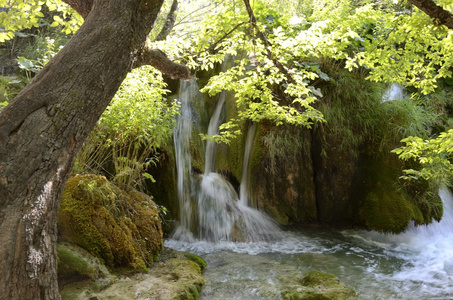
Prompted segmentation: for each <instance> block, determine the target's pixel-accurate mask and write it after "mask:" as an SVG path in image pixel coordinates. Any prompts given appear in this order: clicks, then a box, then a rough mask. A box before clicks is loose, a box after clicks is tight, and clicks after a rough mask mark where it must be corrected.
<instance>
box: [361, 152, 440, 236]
mask: <svg viewBox="0 0 453 300" xmlns="http://www.w3.org/2000/svg"><path fill="white" fill-rule="evenodd" d="M363 161H366V164H364V165H363V166H362V168H361V170H360V172H358V173H357V178H356V182H355V184H354V187H355V191H354V193H353V194H352V195H353V197H356V198H358V199H361V202H360V204H359V209H360V210H359V216H360V220H361V222H362V226H364V227H365V228H367V229H370V230H376V231H379V232H389V233H400V232H402V231H404V230H406V229H407V227H408V225H409V223H410V222H411V221H414V222H415V223H416V224H427V223H429V222H431V221H432V220H433V219H435V218H436V216H437V214H436V212H437V211H435V210H429V211H428V210H423V207H425V206H424V204H426V205H428V204H427V203H429V205H430V206H440V210H441V205H442V204H441V199H440V198H439V197H438V195H437V193H430V192H429V191H430V190H431V189H432V188H433V187H431V186H430V185H428V184H427V185H420V184H415V185H414V184H412V185H410V184H406V185H405V186H403V185H401V184H400V182H399V180H398V176H400V173H399V172H400V170H401V168H402V162H401V161H398V160H397V159H396V157H389V156H387V157H385V156H384V157H380V158H369V159H363ZM440 213H441V212H440Z"/></svg>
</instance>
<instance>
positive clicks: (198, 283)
mask: <svg viewBox="0 0 453 300" xmlns="http://www.w3.org/2000/svg"><path fill="white" fill-rule="evenodd" d="M194 260H196V261H197V263H195V262H194ZM200 264H201V265H204V264H205V263H204V260H203V259H202V258H199V257H198V256H196V255H192V254H189V253H185V252H179V251H175V250H171V249H164V251H163V252H162V255H161V256H160V257H159V261H156V262H154V263H153V264H152V265H151V267H150V268H149V271H148V272H138V273H130V274H127V275H120V276H118V278H117V280H115V281H114V282H113V283H112V284H111V285H110V286H108V287H106V288H103V289H99V287H98V286H97V285H96V284H95V282H93V281H89V280H85V281H79V282H75V283H70V284H67V285H64V286H63V287H62V288H60V293H61V295H62V299H67V300H86V299H116V300H122V299H124V300H129V299H160V300H175V299H176V300H178V299H179V300H186V299H187V300H189V299H194V300H195V299H198V298H199V296H200V293H201V288H202V286H203V285H204V284H205V281H204V278H203V276H202V274H201V267H200Z"/></svg>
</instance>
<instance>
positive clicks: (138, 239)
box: [58, 175, 163, 270]
mask: <svg viewBox="0 0 453 300" xmlns="http://www.w3.org/2000/svg"><path fill="white" fill-rule="evenodd" d="M58 227H59V234H60V239H62V240H66V241H70V242H72V243H75V244H77V245H79V246H80V247H82V248H84V249H86V250H87V251H88V252H90V253H91V254H93V255H94V256H96V257H98V258H100V259H101V260H102V261H103V262H104V263H105V265H106V266H107V267H109V268H115V267H132V268H134V269H138V270H146V269H147V267H148V266H149V265H150V264H151V263H152V262H153V261H154V259H155V257H156V256H157V255H158V254H159V252H160V251H161V249H162V245H163V241H162V229H161V225H160V218H159V215H158V210H157V207H156V205H155V204H154V202H152V201H151V199H150V198H149V197H147V196H146V195H144V194H141V193H139V192H137V191H130V192H127V193H126V192H124V191H122V190H121V189H119V188H118V187H116V186H115V185H113V184H111V183H110V182H108V181H107V179H106V178H105V177H103V176H95V175H83V176H80V175H78V176H75V177H72V178H70V179H69V180H68V181H67V183H66V186H65V190H64V192H63V197H62V202H61V206H60V211H59V215H58Z"/></svg>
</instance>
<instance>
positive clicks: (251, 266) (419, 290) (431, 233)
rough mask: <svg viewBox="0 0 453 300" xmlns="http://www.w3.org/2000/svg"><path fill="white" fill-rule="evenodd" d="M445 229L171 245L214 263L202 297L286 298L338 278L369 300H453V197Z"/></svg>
mask: <svg viewBox="0 0 453 300" xmlns="http://www.w3.org/2000/svg"><path fill="white" fill-rule="evenodd" d="M440 195H441V197H442V198H443V199H444V202H445V199H447V200H448V201H447V202H446V203H445V209H444V210H445V216H444V219H443V220H442V222H441V223H440V224H438V223H437V224H432V225H430V226H428V227H426V226H423V227H418V228H411V229H409V230H408V231H407V232H406V233H404V234H401V235H382V234H378V233H375V232H364V231H326V230H314V229H311V230H304V231H298V232H294V231H293V232H284V233H282V234H281V237H280V238H279V239H278V240H274V241H273V242H260V243H233V242H217V243H212V242H206V241H197V242H192V243H188V242H181V241H177V240H168V241H166V243H165V244H166V246H167V247H170V248H174V249H178V250H183V251H190V252H193V253H196V254H198V255H200V256H202V257H203V258H205V259H206V261H207V262H208V267H207V269H206V270H205V272H204V276H205V279H206V286H205V287H204V288H203V293H202V297H201V299H244V300H245V299H279V288H280V287H281V286H283V285H285V284H286V282H287V280H288V278H289V277H291V276H297V274H301V273H306V272H308V271H310V270H320V271H323V272H328V273H333V274H335V275H336V276H337V277H338V278H339V279H340V281H341V282H342V283H344V284H346V285H348V286H350V287H351V288H353V289H354V290H355V291H356V292H357V294H358V296H359V297H360V298H362V299H386V300H387V299H453V281H452V279H453V214H451V215H450V212H451V210H452V207H451V200H452V197H451V195H450V194H449V193H448V191H447V190H441V192H440Z"/></svg>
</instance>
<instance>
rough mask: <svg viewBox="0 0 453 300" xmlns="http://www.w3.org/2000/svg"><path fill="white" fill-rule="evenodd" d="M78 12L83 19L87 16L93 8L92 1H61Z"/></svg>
mask: <svg viewBox="0 0 453 300" xmlns="http://www.w3.org/2000/svg"><path fill="white" fill-rule="evenodd" d="M62 1H63V2H65V3H66V4H68V5H69V6H71V7H72V8H73V9H74V10H75V11H76V12H78V13H79V14H80V15H81V16H82V17H83V18H84V19H86V17H87V16H88V14H89V13H90V11H91V8H92V7H93V2H94V0H62Z"/></svg>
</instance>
